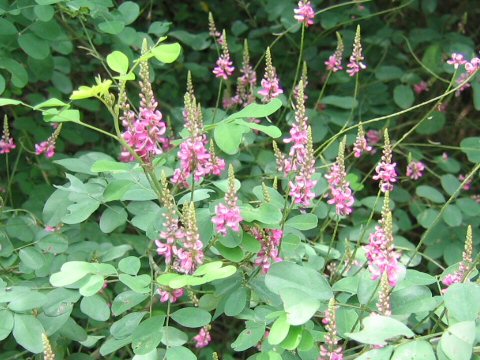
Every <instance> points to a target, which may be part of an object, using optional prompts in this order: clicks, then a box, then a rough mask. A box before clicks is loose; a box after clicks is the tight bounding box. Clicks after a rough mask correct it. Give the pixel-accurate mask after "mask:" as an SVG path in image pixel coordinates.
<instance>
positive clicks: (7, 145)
mask: <svg viewBox="0 0 480 360" xmlns="http://www.w3.org/2000/svg"><path fill="white" fill-rule="evenodd" d="M16 147H17V145H16V144H15V141H14V140H13V138H12V136H11V135H10V130H9V128H8V119H7V116H6V115H5V117H4V119H3V133H2V138H1V139H0V154H8V153H9V152H11V151H12V150H13V149H15V148H16ZM52 156H53V155H52Z"/></svg>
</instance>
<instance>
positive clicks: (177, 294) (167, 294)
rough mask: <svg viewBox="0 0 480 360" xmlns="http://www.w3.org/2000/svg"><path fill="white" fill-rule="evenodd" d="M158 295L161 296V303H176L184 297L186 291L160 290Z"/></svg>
mask: <svg viewBox="0 0 480 360" xmlns="http://www.w3.org/2000/svg"><path fill="white" fill-rule="evenodd" d="M157 291H158V294H159V295H160V302H167V301H169V302H171V303H174V302H176V301H177V300H178V299H179V298H181V297H182V296H183V294H184V293H185V290H183V289H170V290H166V289H158V290H157Z"/></svg>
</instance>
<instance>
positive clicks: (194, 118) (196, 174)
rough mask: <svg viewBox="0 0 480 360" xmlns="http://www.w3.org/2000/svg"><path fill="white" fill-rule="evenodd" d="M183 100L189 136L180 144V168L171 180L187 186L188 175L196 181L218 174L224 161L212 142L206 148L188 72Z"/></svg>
mask: <svg viewBox="0 0 480 360" xmlns="http://www.w3.org/2000/svg"><path fill="white" fill-rule="evenodd" d="M184 101H185V108H184V110H183V118H184V120H185V127H186V129H187V130H188V131H189V133H190V134H189V135H190V136H189V137H188V139H186V140H185V141H184V142H182V143H181V144H180V150H179V151H178V157H179V159H180V168H178V169H175V172H174V174H173V178H172V182H173V183H174V184H178V185H181V186H183V187H188V186H189V183H188V178H189V177H190V176H193V179H194V181H197V182H198V181H200V180H201V179H203V178H204V177H205V176H207V175H210V174H213V175H220V174H221V173H222V172H223V170H224V169H225V161H224V160H223V159H221V158H218V157H217V156H216V155H215V151H214V147H213V144H211V145H210V149H209V150H207V147H206V146H207V144H208V140H207V136H206V135H205V131H204V128H203V115H202V109H201V106H200V104H197V101H196V99H195V95H194V92H193V85H192V80H191V75H190V73H189V74H188V80H187V92H186V93H185V97H184Z"/></svg>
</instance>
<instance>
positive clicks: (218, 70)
mask: <svg viewBox="0 0 480 360" xmlns="http://www.w3.org/2000/svg"><path fill="white" fill-rule="evenodd" d="M221 46H222V54H221V55H220V57H219V58H218V60H217V63H216V66H215V68H214V69H213V73H214V74H215V76H216V77H217V78H222V79H223V80H228V78H229V77H230V76H232V74H233V71H234V70H235V67H234V66H233V62H232V60H231V59H230V52H229V51H228V45H227V34H226V33H225V30H223V33H222V41H221Z"/></svg>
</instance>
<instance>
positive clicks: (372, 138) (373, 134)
mask: <svg viewBox="0 0 480 360" xmlns="http://www.w3.org/2000/svg"><path fill="white" fill-rule="evenodd" d="M380 139H381V135H380V131H378V130H368V131H367V141H368V143H369V144H370V145H376V144H378V143H379V142H380Z"/></svg>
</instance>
